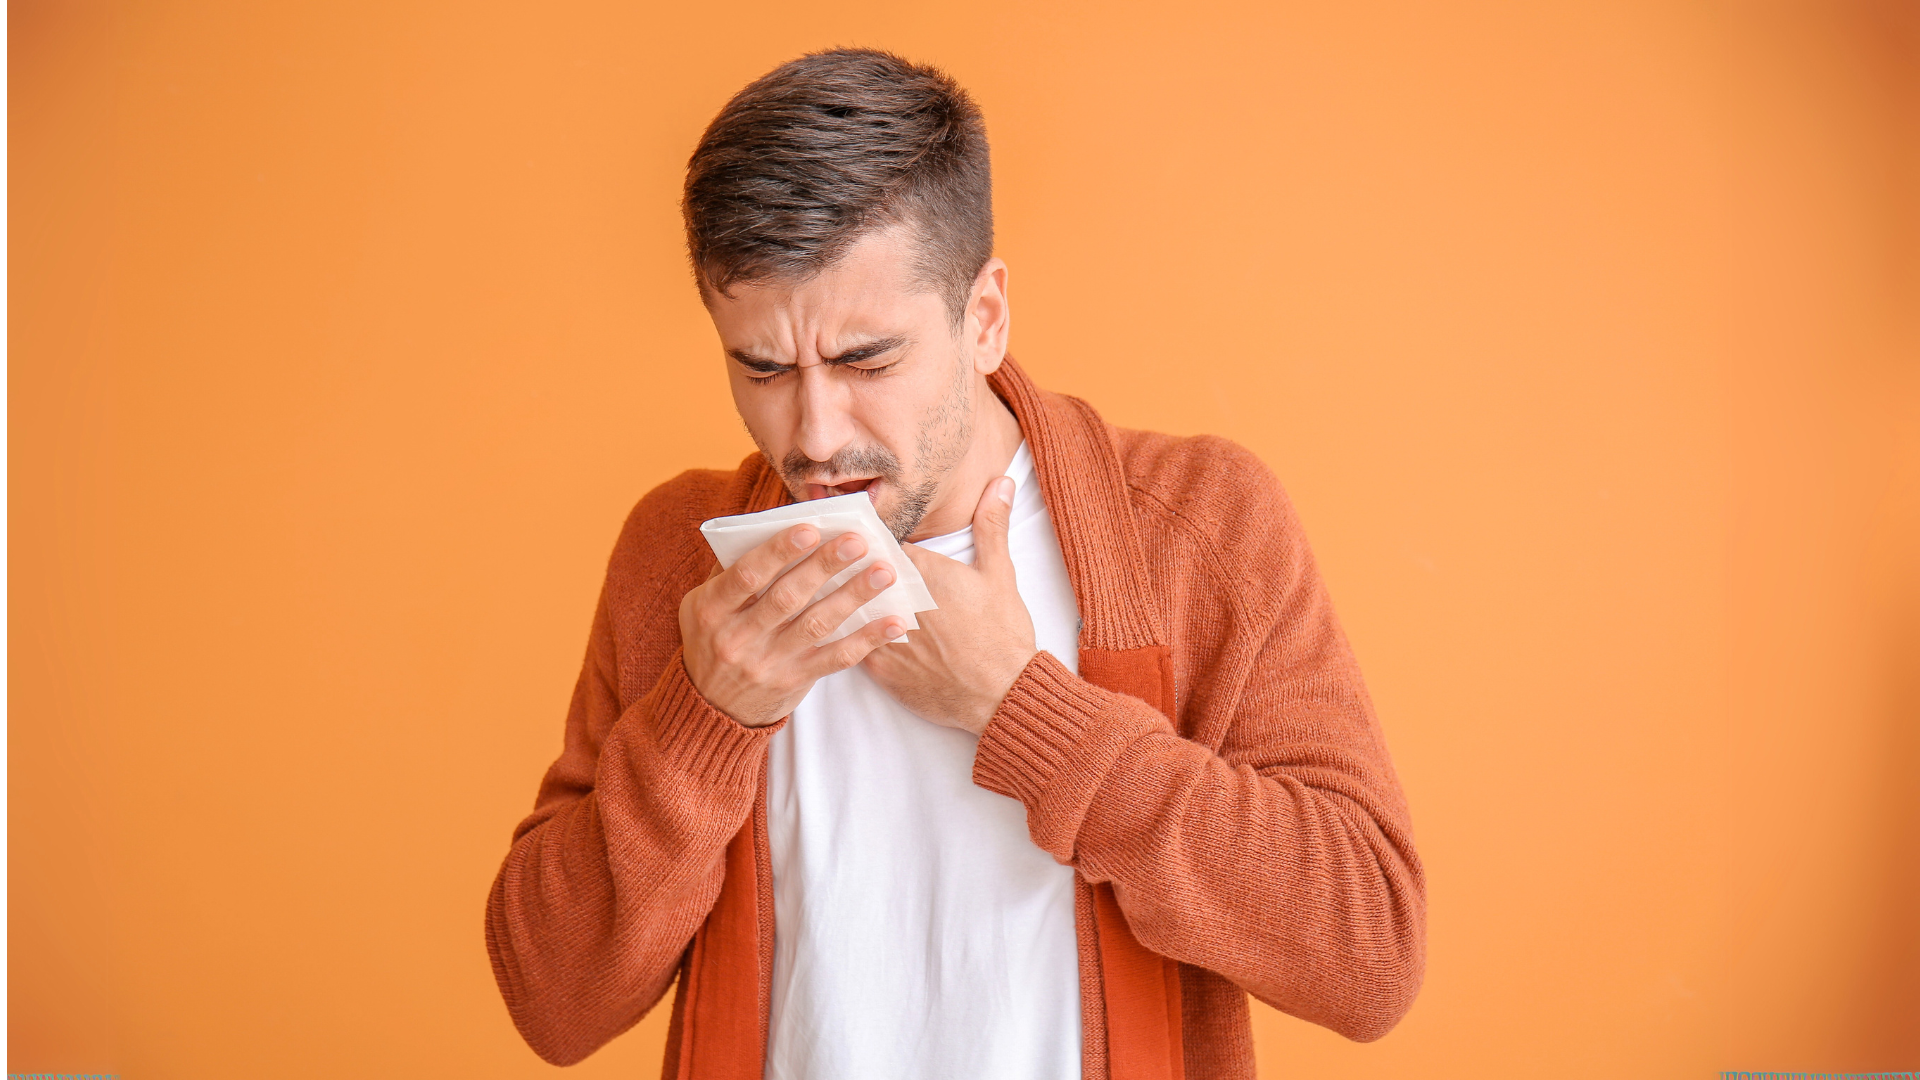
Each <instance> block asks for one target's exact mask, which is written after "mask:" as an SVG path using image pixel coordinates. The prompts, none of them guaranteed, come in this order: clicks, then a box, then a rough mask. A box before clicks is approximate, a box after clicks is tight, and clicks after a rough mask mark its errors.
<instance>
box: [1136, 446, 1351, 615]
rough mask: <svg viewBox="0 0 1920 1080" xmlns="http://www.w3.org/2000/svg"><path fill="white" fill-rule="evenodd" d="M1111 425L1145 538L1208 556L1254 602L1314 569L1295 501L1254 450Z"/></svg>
mask: <svg viewBox="0 0 1920 1080" xmlns="http://www.w3.org/2000/svg"><path fill="white" fill-rule="evenodd" d="M1111 430H1112V434H1113V440H1114V446H1115V448H1116V449H1117V450H1118V451H1119V455H1120V465H1121V469H1122V471H1123V472H1124V473H1125V475H1126V482H1127V496H1128V499H1129V501H1130V502H1131V503H1132V506H1133V511H1134V518H1135V521H1136V523H1137V524H1138V525H1139V526H1140V528H1141V529H1142V532H1143V533H1144V534H1145V535H1144V536H1143V537H1142V538H1143V539H1145V540H1147V541H1148V542H1149V543H1150V544H1154V543H1158V544H1162V545H1165V546H1166V547H1167V548H1168V549H1169V550H1172V549H1178V550H1181V551H1184V552H1185V553H1187V555H1188V557H1190V558H1194V559H1198V560H1200V561H1201V562H1202V563H1204V564H1207V565H1208V567H1209V569H1211V570H1212V571H1213V572H1214V574H1215V576H1216V579H1217V580H1221V581H1226V582H1234V583H1236V588H1235V590H1234V591H1236V592H1240V593H1241V594H1242V596H1243V598H1244V599H1245V600H1247V601H1250V602H1251V604H1252V606H1254V607H1265V606H1267V604H1268V603H1271V602H1274V601H1278V600H1279V599H1280V598H1281V596H1282V595H1284V594H1285V593H1286V592H1288V591H1289V590H1290V587H1291V586H1294V585H1297V584H1300V583H1302V580H1303V578H1309V577H1311V576H1312V575H1313V573H1314V571H1313V560H1312V554H1311V552H1310V551H1309V549H1308V547H1307V542H1306V536H1305V533H1304V531H1303V530H1302V529H1301V526H1300V521H1299V518H1298V516H1297V515H1296V514H1295V512H1294V508H1293V503H1292V501H1291V500H1290V499H1289V498H1288V497H1287V493H1286V489H1285V488H1283V487H1282V486H1281V484H1280V480H1279V478H1278V477H1276V476H1275V475H1274V474H1273V470H1271V469H1269V468H1268V467H1267V465H1266V463H1265V462H1264V461H1261V460H1260V458H1259V456H1258V455H1256V454H1254V453H1253V451H1251V450H1248V449H1247V448H1246V447H1244V446H1241V445H1240V444H1238V443H1236V442H1234V441H1232V440H1231V439H1225V438H1222V437H1220V436H1218V435H1185V436H1182V435H1165V434H1162V433H1160V432H1154V431H1136V430H1133V429H1129V428H1113V429H1111Z"/></svg>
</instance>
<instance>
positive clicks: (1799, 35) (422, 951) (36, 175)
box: [8, 0, 1920, 1080]
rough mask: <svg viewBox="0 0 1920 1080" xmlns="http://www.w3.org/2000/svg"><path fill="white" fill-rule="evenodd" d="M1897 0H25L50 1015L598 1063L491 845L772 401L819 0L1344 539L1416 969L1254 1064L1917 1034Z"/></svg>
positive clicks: (1904, 215) (1870, 1054)
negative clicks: (755, 405) (747, 268)
mask: <svg viewBox="0 0 1920 1080" xmlns="http://www.w3.org/2000/svg"><path fill="white" fill-rule="evenodd" d="M1916 10H1917V9H1916V8H1915V7H1914V6H1913V5H1912V4H1911V3H1906V2H1898V0H1888V2H1885V3H1878V4H1876V3H1868V2H1850V0H1833V2H1816V0H1805V2H1798V3H1795V2H1785V0H1783V2H1777V3H1775V2H1763V0H1753V2H1747V0H1724V2H1707V0H1700V2H1682V0H1672V2H1665V3H1657V2H1650V0H1646V2H1642V0H1577V2H1568V3H1558V4H1540V3H1533V2H1527V0H1465V2H1458V3H1446V4H1426V3H1416V2H1411V0H1371V2H1369V0H1363V2H1358V3H1337V4H1328V3H1308V2H1293V0H1289V2H1286V3H1280V4H1240V5H1235V4H1215V3H1207V2H1199V3H1184V4H1174V5H1114V4H1100V5H1093V4H1082V5H1072V4H1059V5H1052V6H1046V5H1034V4H1014V3H999V2H993V3H987V4H984V5H973V6H965V5H962V6H955V5H952V4H944V5H905V4H899V3H872V4H864V5H863V4H839V3H828V4H824V5H815V4H804V5H795V4H782V3H765V2H758V0H755V2H747V3H735V4H726V5H698V4H675V5H664V4H644V3H642V4H635V3H612V2H606V3H561V4H536V5H527V4H499V3H476V2H472V0H462V2H459V3H453V2H426V0H407V2H396V0H379V2H365V0H326V2H309V0H301V2H277V3H271V4H261V3H240V2H231V3H216V2H209V0H180V2H176V3H146V4H139V3H111V4H110V3H105V2H93V3H87V2H78V0H71V2H53V0H39V2H16V3H14V4H12V5H11V7H10V12H9V20H10V22H9V26H10V34H11V51H10V123H11V143H10V153H11V164H12V172H11V202H10V207H9V209H10V212H11V218H10V220H11V230H12V231H11V249H10V253H9V254H10V259H11V266H10V268H11V292H10V305H11V306H10V314H11V318H12V324H11V328H10V344H11V365H12V366H11V382H10V388H11V405H12V408H11V443H10V453H11V457H10V460H11V501H10V504H9V509H10V515H11V517H10V521H11V562H10V573H11V579H10V580H11V589H12V593H11V599H12V608H11V611H10V616H9V618H10V622H9V625H10V644H11V649H10V654H9V655H10V665H11V666H10V674H11V678H12V682H11V687H10V705H11V728H10V732H9V739H10V742H9V749H10V755H11V757H10V765H11V770H10V784H11V788H10V801H9V812H10V818H9V821H10V831H9V842H10V845H11V848H10V862H9V879H8V880H9V886H10V901H9V902H10V907H9V926H8V929H9V933H10V939H9V941H10V952H9V954H8V961H9V970H8V976H9V993H10V999H9V1022H10V1029H9V1036H10V1044H9V1047H8V1054H9V1058H8V1068H9V1069H10V1070H15V1071H18V1070H55V1069H58V1070H67V1071H81V1070H87V1071H100V1072H106V1071H112V1072H117V1073H119V1074H121V1075H123V1076H126V1077H128V1078H130V1080H134V1078H145V1077H162V1078H171V1077H194V1078H209V1077H211V1078H222V1077H233V1078H243V1077H257V1076H266V1075H272V1076H284V1077H322V1076H338V1075H343V1074H348V1073H353V1074H359V1075H374V1076H465V1077H507V1076H539V1075H546V1074H547V1073H548V1067H547V1066H545V1065H543V1064H542V1063H540V1062H539V1061H538V1060H537V1059H536V1058H535V1057H534V1056H533V1054H532V1053H531V1052H529V1051H528V1050H527V1049H526V1047H525V1046H524V1045H523V1044H522V1043H521V1042H520V1039H519V1037H518V1036H517V1035H516V1034H515V1033H514V1031H513V1028H512V1026H511V1024H510V1023H509V1022H508V1020H507V1016H506V1011H505V1009H504V1008H503V1007H502V1005H501V1003H500V1000H499V997H498V994H497V992H496V991H495V988H494V983H493V976H492V972H491V970H490V967H489V964H488V960H487V955H486V951H485V948H484V946H483V940H482V922H481V912H482V906H483V902H484V898H485V895H486V892H487V888H488V885H489V883H490V881H491V879H492V877H493V874H494V871H495V869H496V867H497V866H498V864H499V861H500V859H501V857H502V856H503V855H504V854H505V853H506V850H507V843H508V839H509V833H510V831H511V829H512V828H513V825H514V823H515V822H516V821H517V820H518V819H519V818H520V817H521V816H522V815H523V814H525V813H526V812H527V811H528V809H529V808H530V806H531V803H532V798H533V794H534V789H535V785H536V784H537V782H538V780H539V778H540V774H541V771H542V770H543V769H544V768H545V766H546V764H547V763H548V762H549V761H550V760H551V759H552V757H553V756H554V755H555V754H556V753H557V752H558V750H559V746H560V734H561V721H562V718H563V715H564V713H565V709H566V705H567V700H568V696H569V693H570V691H571V689H572V685H573V680H574V676H575V674H576V671H577V670H578V665H579V662H580V657H581V655H582V650H583V648H584V646H585V641H586V633H587V627H588V622H589V618H590V616H591V613H592V608H593V603H594V598H595V595H596V591H597V589H598V586H599V582H600V576H601V573H602V569H603V567H604V565H605V559H606V556H607V553H608V552H609V550H610V549H611V546H612V543H613V539H614V536H615V533H616V531H617V530H618V528H619V525H620V522H621V520H622V518H623V516H624V515H625V513H626V511H627V509H628V508H629V507H630V506H631V505H632V504H633V502H634V501H635V500H637V499H638V498H639V497H640V495H641V494H642V493H644V492H645V491H646V490H647V489H648V488H650V487H651V486H653V485H654V484H656V483H658V482H660V481H662V480H664V479H666V478H667V477H669V476H671V475H673V474H674V473H676V472H678V471H680V470H682V469H685V468H689V467H696V466H718V467H730V466H732V465H733V464H734V463H736V462H737V461H739V460H740V458H741V457H743V456H744V455H745V454H746V453H748V452H749V451H750V450H751V446H750V444H749V443H748V441H747V439H746V436H745V434H744V433H743V431H742V429H741V427H740V424H739V422H738V420H737V419H736V418H735V416H734V414H733V411H732V406H731V403H730V401H729V399H728V396H727V391H726V385H725V382H724V379H723V374H722V369H721V358H720V355H719V351H718V348H717V346H716V344H715V340H714V337H713V332H712V330H711V328H710V326H709V325H708V323H707V320H706V317H705V315H704V313H703V312H702V310H701V307H700V305H699V303H698V301H697V299H696V297H695V294H694V290H693V287H692V285H691V283H690V280H689V276H688V272H687V269H686V267H685V265H684V261H683V255H682V248H681V233H680V221H679V216H678V208H677V203H676V200H677V197H678V192H679V185H680V182H681V174H682V168H683V166H684V163H685V160H686V157H687V154H688V153H689V152H690V150H691V149H692V147H693V144H694V141H695V139H696V138H697V137H698V135H699V132H700V130H701V128H702V127H703V126H704V124H705V123H706V121H707V120H708V119H709V118H710V117H711V116H712V115H713V113H714V112H715V111H716V110H717V109H718V108H719V107H720V105H721V103H722V102H723V101H724V100H725V99H726V98H727V97H728V95H730V94H731V93H732V92H733V91H735V90H736V89H738V88H739V87H740V86H742V85H743V84H744V83H746V82H747V81H748V80H749V79H751V78H753V77H754V76H757V75H759V74H761V73H762V72H764V71H765V70H767V69H768V68H770V67H772V66H773V65H775V64H777V63H779V62H780V61H783V60H786V59H788V58H791V57H793V56H795V55H797V54H799V53H801V52H805V51H808V50H812V49H818V48H823V47H828V46H832V45H836V44H850V45H872V46H879V47H884V48H889V49H894V50H897V51H900V52H902V53H904V54H905V55H907V56H909V57H912V58H916V59H922V60H927V61H931V62H934V63H937V64H940V65H943V66H944V67H946V68H948V69H949V70H950V71H952V72H953V73H954V74H955V75H956V76H957V77H958V78H959V79H960V80H961V81H962V82H963V83H964V84H965V85H967V86H968V87H970V88H971V89H972V90H973V92H974V93H975V94H976V95H977V96H978V98H979V100H980V102H981V104H982V105H983V107H984V108H985V111H986V116H987V122H988V126H989V130H990V132H991V135H992V138H993V147H994V167H995V175H996V181H997V201H998V212H999V251H1000V254H1002V255H1003V256H1005V258H1006V259H1007V261H1008V262H1009V263H1010V264H1011V265H1012V278H1011V285H1012V294H1013V297H1014V299H1015V301H1016V305H1015V319H1014V331H1013V351H1014V354H1015V355H1016V356H1017V357H1019V359H1020V361H1021V362H1022V363H1023V364H1025V365H1026V367H1027V368H1028V369H1029V370H1030V371H1031V372H1032V373H1033V374H1034V375H1035V377H1036V378H1038V379H1039V381H1040V382H1041V383H1042V384H1044V385H1046V386H1048V387H1051V388H1054V389H1057V390H1063V391H1067V392H1071V393H1075V394H1079V395H1082V396H1084V397H1086V398H1088V399H1089V400H1091V401H1092V402H1093V403H1094V404H1095V405H1096V406H1097V407H1099V408H1100V409H1101V410H1103V411H1104V413H1105V415H1106V416H1107V417H1108V418H1109V419H1111V420H1113V421H1115V422H1118V423H1121V424H1125V425H1133V426H1142V427H1150V428H1158V429H1162V430H1169V431H1174V432H1214V433H1218V434H1222V435H1226V436H1228V437H1231V438H1233V439H1235V440H1238V441H1239V442H1241V443H1242V444H1244V445H1246V446H1248V447H1250V448H1251V449H1253V450H1254V451H1255V452H1256V453H1258V454H1259V455H1260V456H1261V457H1262V458H1263V459H1264V460H1265V461H1266V462H1267V463H1268V464H1269V465H1270V466H1271V467H1272V468H1273V470H1274V471H1275V472H1276V473H1277V474H1278V475H1279V476H1280V478H1281V479H1282V481H1283V482H1284V483H1285V484H1286V485H1287V487H1288V489H1289V490H1290V491H1291V493H1292V495H1293V497H1294V499H1295V501H1296V502H1297V504H1298V506H1299V509H1300V513H1301V515H1302V517H1303V519H1304V521H1305V524H1306V527H1307V530H1308V533H1309V536H1310V537H1311V540H1312V542H1313V545H1314V547H1315V549H1316V551H1317V552H1318V554H1319V558H1320V561H1321V564H1322V566H1323V568H1324V571H1325V574H1326V577H1327V579H1328V581H1329V584H1330V587H1331V589H1332V592H1333V596H1334V600H1335V603H1336V604H1337V606H1338V609H1339V612H1340V614H1341V616H1342V617H1343V619H1344V622H1345V625H1346V628H1347V630H1348V632H1349V633H1350V635H1351V637H1352V639H1353V642H1354V645H1355V648H1356V649H1357V651H1358V653H1359V657H1360V660H1361V663H1362V665H1363V667H1364V669H1365V671H1366V674H1367V677H1368V681H1369V684H1370V686H1371V688H1372V691H1373V693H1374V695H1375V698H1376V702H1377V704H1378V707H1379V711H1380V715H1381V717H1382V720H1383V722H1384V724H1385V726H1386V730H1387V734H1388V737H1389V739H1390V742H1391V746H1392V749H1393V752H1394V755H1395V758H1396V761H1397V763H1398V767H1399V769H1400V773H1401V776H1402V778H1403V780H1404V782H1405V785H1406V788H1407V791H1408V794H1409V796H1410V798H1411V800H1412V807H1413V814H1414V824H1415V829H1416V833H1417V836H1418V840H1419V843H1420V852H1421V854H1422V855H1423V856H1424V858H1425V860H1426V866H1427V870H1428V873H1429V875H1430V883H1431V903H1432V912H1431V947H1430V960H1429V968H1428V974H1427V982H1426V989H1425V991H1424V993H1423V994H1422V995H1421V998H1420V1000H1419V1003H1418V1004H1417V1005H1416V1006H1415V1008H1414V1010H1413V1012H1412V1014H1411V1015H1410V1016H1409V1017H1408V1018H1407V1020H1406V1021H1405V1023H1403V1024H1402V1025H1401V1026H1400V1027H1399V1028H1398V1029H1397V1030H1396V1031H1394V1032H1393V1033H1392V1034H1391V1035H1389V1036H1387V1037H1386V1038H1385V1039H1384V1040H1383V1041H1381V1042H1379V1043H1377V1044H1374V1045H1369V1046H1359V1045H1352V1044H1348V1043H1345V1042H1343V1041H1341V1040H1340V1039H1339V1038H1338V1037H1336V1036H1334V1035H1331V1034H1329V1033H1327V1032H1325V1031H1323V1030H1321V1029H1318V1028H1315V1027H1311V1026H1309V1025H1307V1024H1304V1023H1302V1022H1300V1021H1297V1020H1294V1019H1292V1018H1290V1017H1287V1016H1284V1015H1282V1014H1280V1013H1277V1012H1274V1011H1273V1010H1270V1009H1268V1008H1267V1007H1265V1006H1261V1005H1257V1004H1256V1005H1255V1007H1254V1030H1255V1033H1256V1039H1257V1045H1258V1051H1259V1059H1260V1065H1261V1071H1262V1073H1263V1075H1266V1076H1271V1077H1363V1078H1368V1077H1379V1078H1387V1077H1393V1078H1403V1077H1411V1076H1419V1077H1427V1078H1431V1080H1442V1078H1449V1077H1468V1076H1471V1077H1489V1076H1493V1077H1533V1076H1540V1075H1546V1074H1552V1075H1555V1076H1568V1077H1595V1078H1598V1077H1626V1076H1631V1077H1655V1078H1664V1077H1672V1078H1681V1077H1701V1076H1706V1075H1708V1074H1710V1073H1712V1072H1714V1071H1717V1070H1720V1069H1735V1068H1739V1069H1789V1068H1794V1069H1809V1070H1811V1069H1830V1070H1839V1069H1867V1068H1881V1069H1891V1068H1896V1067H1900V1068H1916V1067H1920V1028H1916V1021H1920V901H1916V899H1915V897H1916V894H1917V893H1920V791H1917V790H1916V785H1917V783H1920V781H1917V780H1916V777H1920V724H1917V723H1916V714H1917V712H1920V675H1917V674H1916V658H1917V656H1920V653H1917V651H1916V641H1917V640H1920V575H1916V573H1915V571H1914V567H1913V563H1912V561H1911V559H1910V558H1909V557H1910V556H1911V554H1912V553H1913V552H1914V551H1920V524H1917V523H1920V498H1916V494H1915V490H1916V484H1915V480H1916V477H1917V476H1920V407H1916V392H1917V391H1920V372H1917V371H1916V362H1915V357H1916V353H1920V336H1916V333H1915V327H1914V323H1913V315H1914V312H1915V310H1916V308H1915V305H1914V303H1913V301H1914V298H1915V288H1916V282H1917V281H1920V262H1917V261H1916V253H1917V252H1920V244H1917V243H1916V239H1917V236H1916V230H1917V229H1920V199H1916V180H1917V178H1920V152H1917V149H1916V134H1917V133H1920V105H1917V103H1916V96H1915V95H1916V88H1917V87H1920V25H1917V20H1916ZM667 1012H668V1010H667V1009H666V1008H665V1006H664V1004H663V1005H662V1007H661V1008H659V1009H657V1010H656V1011H655V1012H654V1013H653V1014H652V1015H651V1016H649V1017H647V1018H646V1019H645V1020H644V1021H642V1022H641V1024H640V1025H639V1026H638V1027H637V1028H636V1029H634V1030H633V1031H632V1032H630V1033H629V1034H627V1035H625V1036H623V1037H622V1038H620V1039H619V1040H617V1041H616V1042H615V1043H613V1044H612V1045H611V1046H609V1047H608V1048H607V1049H605V1050H603V1051H602V1052H601V1053H600V1054H598V1055H597V1056H596V1057H594V1058H593V1059H591V1060H590V1061H589V1062H588V1063H586V1064H585V1065H583V1066H581V1067H580V1068H579V1069H578V1070H577V1071H576V1075H580V1076H621V1077H635V1076H650V1075H654V1074H655V1071H656V1070H657V1069H658V1067H659V1059H660V1050H661V1044H662V1040H663V1038H664V1033H665V1028H666V1017H667Z"/></svg>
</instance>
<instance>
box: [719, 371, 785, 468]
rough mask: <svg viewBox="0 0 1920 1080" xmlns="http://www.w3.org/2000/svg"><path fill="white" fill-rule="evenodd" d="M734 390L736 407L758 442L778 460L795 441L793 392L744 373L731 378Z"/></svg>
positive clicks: (734, 407)
mask: <svg viewBox="0 0 1920 1080" xmlns="http://www.w3.org/2000/svg"><path fill="white" fill-rule="evenodd" d="M728 382H729V385H730V388H731V389H732V390H733V410H734V412H736V413H738V414H739V415H740V422H741V423H743V424H745V425H746V426H747V434H748V435H749V436H751V437H752V438H753V442H754V445H755V446H758V447H759V448H760V449H761V450H763V451H766V452H767V453H769V454H771V455H773V456H774V457H775V459H776V460H777V459H778V457H779V456H780V455H781V454H785V453H786V452H787V450H788V448H789V447H790V446H791V445H792V443H793V416H794V414H795V409H794V407H793V401H792V397H793V395H791V394H789V393H786V392H785V391H784V388H770V387H765V386H755V385H753V384H752V383H750V382H748V381H747V379H746V378H745V377H744V376H739V375H736V376H734V377H733V378H732V379H730V380H728Z"/></svg>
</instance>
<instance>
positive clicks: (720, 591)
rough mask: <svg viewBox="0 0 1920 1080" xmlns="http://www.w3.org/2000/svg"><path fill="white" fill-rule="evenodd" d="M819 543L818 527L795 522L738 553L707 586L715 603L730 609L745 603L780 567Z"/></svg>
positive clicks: (765, 584)
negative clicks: (736, 559)
mask: <svg viewBox="0 0 1920 1080" xmlns="http://www.w3.org/2000/svg"><path fill="white" fill-rule="evenodd" d="M819 542H820V530H819V529H816V528H814V527H813V526H811V525H795V526H794V527H793V528H791V529H788V530H787V531H785V532H783V533H779V534H778V535H776V536H774V538H773V539H771V540H768V541H767V542H766V543H764V544H761V545H760V546H758V547H756V548H754V549H753V550H752V551H749V552H747V553H746V554H745V555H742V556H740V558H739V561H737V562H735V563H734V564H733V565H732V566H730V567H728V568H727V572H726V573H724V574H721V575H720V576H719V577H717V578H715V579H714V580H713V582H712V584H710V585H709V586H708V588H709V589H710V590H711V591H712V595H713V598H714V600H715V601H716V602H718V603H720V604H723V605H725V607H726V609H727V610H729V611H735V610H738V609H739V608H741V607H744V606H746V604H747V602H748V601H750V600H752V599H753V598H754V597H755V596H758V595H759V593H760V590H762V589H764V588H766V587H767V585H768V584H769V583H771V582H772V581H773V579H774V578H775V577H776V576H777V575H779V573H780V568H781V567H783V566H785V565H787V564H788V563H790V562H792V561H793V560H795V559H797V558H799V557H800V556H801V555H804V554H806V552H807V549H809V548H811V547H813V546H814V545H815V544H817V543H819Z"/></svg>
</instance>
